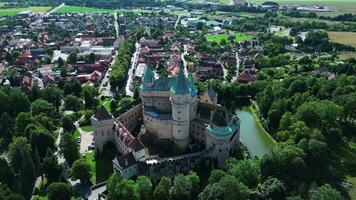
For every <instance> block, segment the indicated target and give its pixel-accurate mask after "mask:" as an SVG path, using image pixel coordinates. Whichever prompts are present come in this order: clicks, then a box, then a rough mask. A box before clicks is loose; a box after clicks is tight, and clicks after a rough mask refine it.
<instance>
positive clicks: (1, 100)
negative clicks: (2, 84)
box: [0, 89, 10, 113]
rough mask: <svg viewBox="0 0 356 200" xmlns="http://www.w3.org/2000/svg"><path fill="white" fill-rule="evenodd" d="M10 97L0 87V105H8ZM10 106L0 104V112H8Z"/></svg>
mask: <svg viewBox="0 0 356 200" xmlns="http://www.w3.org/2000/svg"><path fill="white" fill-rule="evenodd" d="M9 104H10V97H9V95H7V94H6V93H5V92H4V91H2V90H1V89H0V105H9ZM9 110H10V108H9V107H8V106H0V113H5V112H9Z"/></svg>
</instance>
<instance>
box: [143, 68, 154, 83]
mask: <svg viewBox="0 0 356 200" xmlns="http://www.w3.org/2000/svg"><path fill="white" fill-rule="evenodd" d="M153 79H154V76H153V71H152V68H151V66H149V65H148V66H147V67H146V70H145V74H144V75H143V83H152V82H153Z"/></svg>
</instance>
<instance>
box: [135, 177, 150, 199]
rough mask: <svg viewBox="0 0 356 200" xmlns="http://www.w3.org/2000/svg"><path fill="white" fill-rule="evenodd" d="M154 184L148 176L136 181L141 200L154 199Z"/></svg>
mask: <svg viewBox="0 0 356 200" xmlns="http://www.w3.org/2000/svg"><path fill="white" fill-rule="evenodd" d="M152 187H153V186H152V182H151V180H150V179H149V178H148V177H147V176H139V177H138V178H137V180H136V188H137V192H138V194H139V195H140V199H141V200H150V199H151V197H152Z"/></svg>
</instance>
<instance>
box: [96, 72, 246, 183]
mask: <svg viewBox="0 0 356 200" xmlns="http://www.w3.org/2000/svg"><path fill="white" fill-rule="evenodd" d="M139 95H140V100H141V102H140V103H137V104H136V105H132V106H131V107H130V108H127V109H126V110H125V112H123V113H120V114H119V116H118V117H117V118H114V117H113V116H112V115H111V114H110V113H108V112H107V111H106V110H105V109H104V108H103V107H102V108H100V109H99V110H98V111H97V112H96V113H95V114H94V115H93V117H92V119H91V121H92V124H93V126H94V141H95V147H96V148H95V149H96V152H97V153H100V152H101V151H103V148H104V145H105V144H106V143H107V142H112V143H114V144H115V147H116V148H117V150H118V152H120V154H121V155H118V156H117V157H116V158H115V159H114V160H113V168H114V171H116V172H119V173H120V174H121V175H122V176H123V177H124V178H130V177H134V176H138V175H147V176H150V177H151V178H159V177H160V176H174V175H175V174H176V173H181V172H182V173H183V172H186V171H189V170H191V169H194V168H196V167H197V166H198V165H199V163H201V162H204V161H205V162H207V161H209V162H210V163H211V164H214V166H215V167H220V168H224V167H225V165H226V160H227V159H228V157H229V156H230V154H231V153H233V152H234V151H235V150H236V148H237V145H238V144H239V137H240V120H239V118H238V117H237V116H236V114H233V113H230V112H228V111H227V109H226V108H225V107H224V106H222V105H219V104H218V94H217V93H216V92H215V91H214V90H213V89H212V88H211V87H209V88H208V90H207V91H206V92H204V93H203V94H202V95H198V91H197V89H196V87H195V82H194V78H193V75H192V74H191V73H189V75H188V77H186V76H185V74H184V68H183V67H181V69H180V70H179V73H178V74H177V76H175V77H159V78H155V74H154V72H153V71H152V69H151V68H150V67H147V68H146V70H145V73H144V76H143V81H142V85H141V86H140V90H139ZM141 124H143V127H144V130H145V133H146V134H152V135H154V136H155V138H157V139H169V140H172V141H173V142H175V143H176V145H177V146H179V148H180V149H181V150H182V152H189V153H183V154H182V155H179V156H173V157H164V158H161V157H158V156H157V155H149V154H148V149H147V148H146V147H145V145H144V144H143V142H142V141H141V140H140V138H139V137H135V136H133V135H132V134H131V131H132V130H133V129H135V128H136V127H137V126H139V125H141ZM197 144H199V145H200V146H203V148H202V149H200V150H198V151H195V152H194V151H193V152H192V151H186V150H188V149H192V147H193V146H194V145H197Z"/></svg>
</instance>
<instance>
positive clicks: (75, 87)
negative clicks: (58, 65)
mask: <svg viewBox="0 0 356 200" xmlns="http://www.w3.org/2000/svg"><path fill="white" fill-rule="evenodd" d="M63 91H64V95H65V96H66V95H69V94H72V95H75V96H77V97H79V96H80V93H81V91H82V84H81V83H80V82H79V81H78V80H77V79H72V80H69V81H66V82H65V83H64V86H63Z"/></svg>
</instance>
